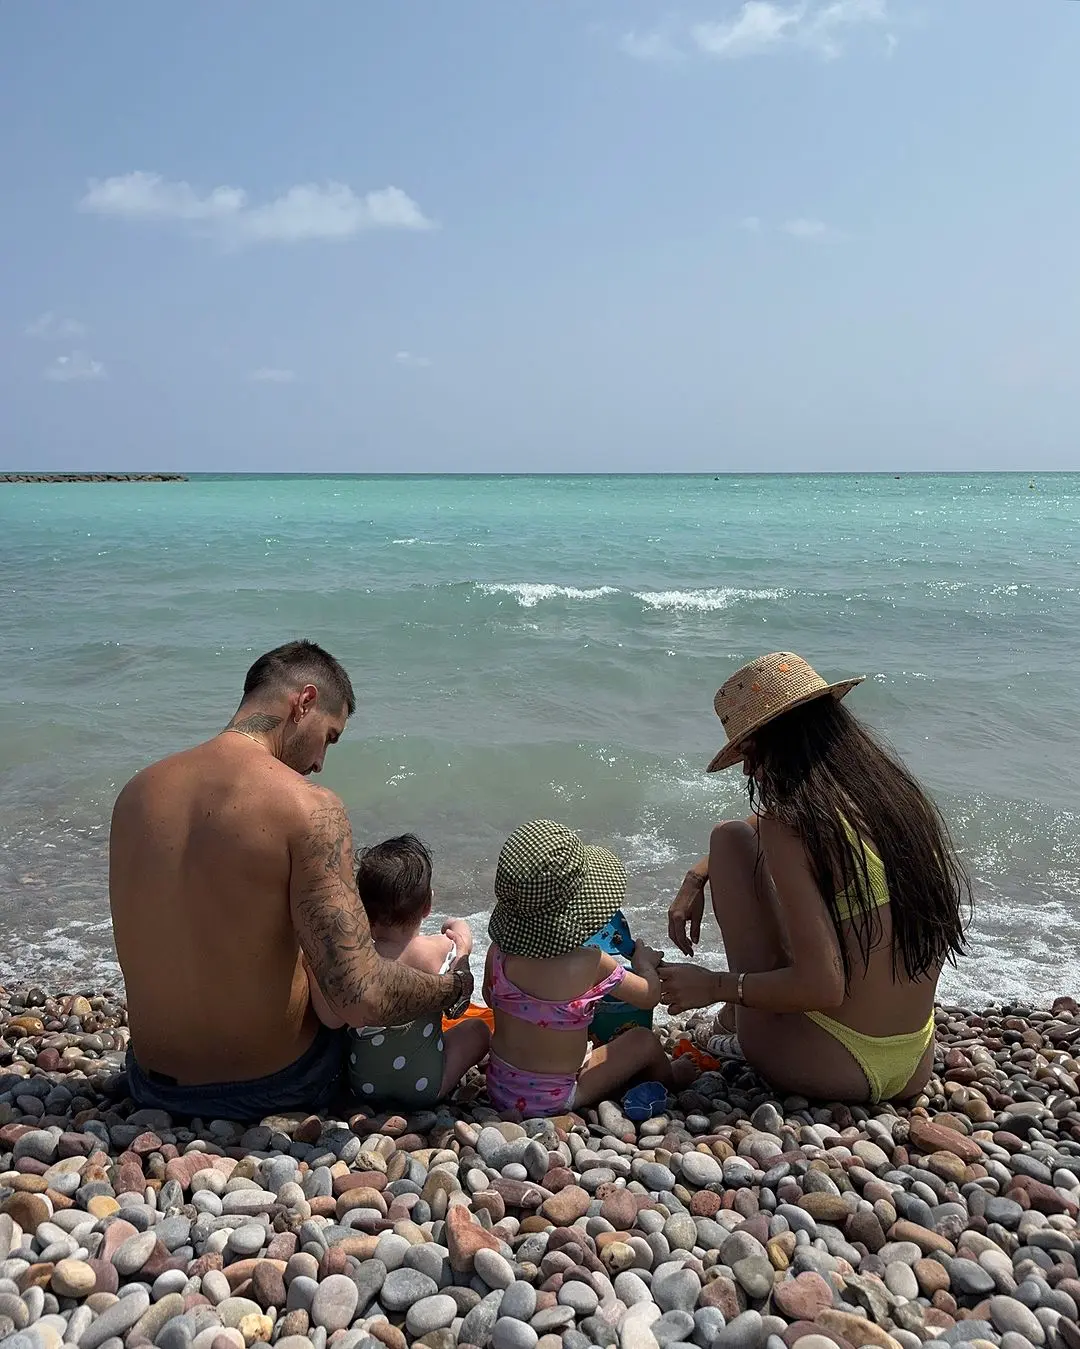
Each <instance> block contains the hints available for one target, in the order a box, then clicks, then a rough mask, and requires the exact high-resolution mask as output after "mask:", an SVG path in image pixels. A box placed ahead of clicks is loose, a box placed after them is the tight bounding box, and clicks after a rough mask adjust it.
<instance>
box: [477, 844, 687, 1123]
mask: <svg viewBox="0 0 1080 1349" xmlns="http://www.w3.org/2000/svg"><path fill="white" fill-rule="evenodd" d="M625 897H626V872H625V870H624V869H623V865H622V863H621V862H620V861H619V859H618V858H617V857H615V856H614V854H612V853H610V852H608V851H607V850H606V849H604V848H593V847H587V846H586V845H585V844H583V843H582V842H581V840H580V839H579V838H578V837H577V835H576V834H573V833H572V832H571V831H570V830H569V829H567V828H565V827H564V826H563V825H559V824H553V823H552V822H551V821H550V820H536V821H534V822H533V823H531V824H526V825H523V826H522V827H521V828H520V829H518V830H516V831H515V832H514V833H513V834H511V835H510V837H509V838H508V839H507V841H506V843H505V844H504V845H503V849H502V852H501V853H500V855H499V863H498V867H497V869H496V873H495V898H496V904H495V909H494V911H493V912H492V915H491V921H490V924H489V926H488V932H489V934H490V936H491V948H490V950H489V951H488V959H487V965H486V967H485V971H484V996H485V998H486V999H487V1002H488V1005H489V1006H490V1007H491V1008H492V1009H493V1010H494V1013H495V1034H494V1037H493V1039H492V1042H491V1057H490V1059H489V1060H488V1068H487V1089H488V1096H489V1097H490V1098H491V1103H492V1105H493V1106H494V1107H495V1109H496V1110H514V1111H517V1112H518V1113H519V1114H521V1115H523V1116H526V1117H528V1116H541V1115H556V1114H561V1113H562V1112H563V1111H566V1110H570V1109H571V1108H573V1107H574V1106H583V1105H593V1104H595V1103H596V1102H597V1101H600V1100H603V1099H605V1098H606V1097H610V1096H612V1095H613V1094H614V1093H616V1092H617V1091H619V1090H620V1089H621V1088H622V1087H624V1086H626V1085H628V1084H629V1083H630V1082H631V1081H632V1080H634V1079H635V1078H645V1079H650V1080H654V1081H659V1082H662V1083H664V1085H665V1086H669V1085H671V1084H672V1081H673V1079H672V1072H671V1064H670V1062H669V1061H668V1057H667V1055H666V1054H665V1053H664V1050H663V1046H662V1045H661V1043H660V1041H659V1039H658V1038H657V1036H656V1035H655V1034H654V1033H653V1032H652V1031H651V1030H649V1029H647V1028H646V1027H644V1026H638V1027H634V1028H632V1029H630V1030H626V1031H624V1032H623V1033H622V1034H621V1035H619V1036H617V1037H616V1038H615V1039H614V1040H612V1041H611V1042H610V1043H609V1044H603V1045H598V1046H596V1047H595V1048H594V1049H593V1050H592V1052H591V1053H590V1052H589V1049H588V1039H589V1022H590V1021H591V1019H592V1015H593V1011H594V1009H595V1007H596V1004H597V1003H598V1002H599V1001H600V999H601V998H602V997H603V996H604V994H605V993H610V992H612V991H613V990H614V989H618V997H619V998H620V999H621V1000H622V1001H623V1002H627V1003H629V1004H630V1005H631V1006H632V1007H640V1008H642V1009H644V1010H650V1009H651V1008H653V1007H655V1006H656V1004H657V1003H658V1002H659V1001H660V978H659V975H658V974H657V968H656V967H657V965H658V964H659V963H660V960H661V954H660V952H659V951H654V950H653V949H652V948H651V947H648V946H646V945H645V944H644V943H643V942H638V943H637V945H636V946H635V947H634V953H633V956H632V958H631V968H630V969H629V970H626V969H625V968H624V967H623V966H622V965H620V964H619V962H618V961H617V960H616V959H615V958H614V956H611V955H609V954H608V953H607V952H605V951H601V950H600V949H598V948H597V947H595V946H586V945H585V944H584V943H585V942H586V941H588V939H589V938H590V937H591V936H593V934H594V933H596V932H598V931H599V930H600V928H602V927H603V926H604V924H605V923H607V922H608V921H609V920H610V919H611V918H612V916H613V915H614V914H615V912H616V911H617V910H618V909H619V908H620V907H621V906H622V903H623V900H624V899H625Z"/></svg>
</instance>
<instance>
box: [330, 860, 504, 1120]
mask: <svg viewBox="0 0 1080 1349" xmlns="http://www.w3.org/2000/svg"><path fill="white" fill-rule="evenodd" d="M356 886H357V889H358V890H359V891H360V899H361V901H362V903H363V905H364V909H365V911H366V913H367V916H368V922H369V923H370V925H371V936H372V940H373V941H374V943H375V949H376V951H378V953H379V955H381V956H383V957H384V958H385V959H387V960H397V961H400V962H401V963H402V964H403V965H408V966H410V967H411V968H412V969H416V970H426V971H427V972H428V973H429V974H442V973H446V972H447V971H448V970H450V969H452V968H454V967H455V966H457V965H459V964H461V963H467V962H468V959H469V955H470V953H471V951H472V945H473V939H472V932H471V931H470V930H469V925H468V923H465V922H463V921H462V920H461V919H457V918H454V919H450V920H449V921H448V922H446V923H444V924H443V926H442V931H441V932H440V933H439V935H438V936H435V935H428V934H425V933H422V932H421V931H420V927H421V925H422V924H423V922H424V921H425V920H426V919H427V918H428V917H429V916H430V914H431V903H432V889H431V854H430V853H429V852H428V850H427V848H426V847H425V846H424V844H423V843H422V842H421V841H420V840H419V839H418V838H417V837H416V836H415V835H414V834H402V835H401V836H400V837H399V838H390V839H387V840H386V841H385V842H384V843H376V844H375V845H374V846H373V847H371V848H365V849H364V850H363V851H362V852H361V853H360V854H359V855H358V857H357V870H356ZM308 982H309V985H310V989H311V1001H312V1005H313V1007H314V1008H315V1012H316V1014H317V1015H318V1017H319V1019H320V1020H321V1021H322V1022H324V1024H326V1025H328V1026H340V1025H342V1024H343V1023H342V1021H341V1020H340V1019H339V1018H337V1017H335V1015H334V1013H333V1012H332V1011H331V1010H330V1008H329V1006H328V1005H327V1003H326V1000H325V999H324V998H323V996H322V993H321V991H320V990H319V988H318V986H317V984H316V983H315V981H314V979H313V978H312V976H311V971H310V970H309V971H308ZM489 1040H490V1033H489V1031H488V1028H487V1026H486V1025H485V1024H484V1023H483V1021H481V1020H479V1019H472V1018H470V1019H469V1020H467V1021H464V1022H462V1023H461V1024H460V1025H457V1026H452V1027H451V1028H450V1029H449V1030H448V1031H445V1032H444V1031H443V1029H442V1023H441V1018H440V1017H438V1016H437V1015H436V1016H433V1017H420V1018H419V1019H418V1020H416V1021H411V1022H408V1023H407V1024H406V1025H403V1026H364V1027H362V1028H359V1029H355V1030H350V1031H349V1052H348V1076H349V1086H350V1088H351V1089H352V1091H353V1092H354V1093H355V1094H356V1095H357V1096H359V1097H360V1098H361V1099H363V1100H365V1101H373V1102H378V1103H379V1104H380V1105H382V1104H385V1105H389V1106H394V1107H397V1108H399V1109H402V1110H416V1109H420V1108H424V1107H427V1106H431V1105H434V1104H435V1102H436V1101H441V1100H442V1099H443V1098H444V1097H446V1096H448V1095H449V1094H450V1093H451V1092H452V1091H453V1089H454V1088H455V1087H456V1086H457V1084H458V1083H459V1082H460V1081H461V1079H462V1077H464V1075H465V1073H466V1072H467V1071H468V1070H469V1069H470V1068H471V1067H472V1066H473V1064H475V1063H479V1062H480V1060H481V1059H482V1058H483V1057H484V1055H485V1054H486V1053H487V1050H488V1042H489Z"/></svg>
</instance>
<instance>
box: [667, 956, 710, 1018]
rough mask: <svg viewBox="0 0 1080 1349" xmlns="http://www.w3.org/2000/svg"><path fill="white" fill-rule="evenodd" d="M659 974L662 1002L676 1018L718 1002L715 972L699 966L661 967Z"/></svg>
mask: <svg viewBox="0 0 1080 1349" xmlns="http://www.w3.org/2000/svg"><path fill="white" fill-rule="evenodd" d="M659 974H660V984H661V987H662V988H663V990H664V992H663V996H662V1001H663V1002H666V1003H667V1005H668V1009H669V1010H670V1011H671V1012H672V1013H673V1014H674V1015H676V1016H677V1015H678V1014H679V1013H680V1012H692V1011H693V1010H694V1009H695V1008H696V1007H710V1006H712V1004H713V1003H714V1002H719V1001H720V976H719V975H718V974H717V972H716V971H715V970H706V969H702V967H701V966H700V965H661V966H660V969H659Z"/></svg>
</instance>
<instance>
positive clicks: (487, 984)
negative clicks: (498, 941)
mask: <svg viewBox="0 0 1080 1349" xmlns="http://www.w3.org/2000/svg"><path fill="white" fill-rule="evenodd" d="M484 1001H485V1002H486V1003H487V1005H488V1006H489V1007H490V1006H491V947H490V946H489V947H488V953H487V959H486V960H485V961H484Z"/></svg>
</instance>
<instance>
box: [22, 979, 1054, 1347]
mask: <svg viewBox="0 0 1080 1349" xmlns="http://www.w3.org/2000/svg"><path fill="white" fill-rule="evenodd" d="M936 1022H937V1031H938V1052H937V1054H936V1056H935V1072H934V1076H933V1077H932V1079H931V1081H930V1083H929V1084H928V1087H927V1090H926V1091H925V1092H924V1093H923V1094H922V1096H920V1097H919V1098H917V1099H916V1100H915V1101H913V1102H911V1103H909V1104H907V1105H904V1106H896V1105H891V1104H883V1105H880V1106H865V1107H859V1106H852V1107H847V1106H843V1105H836V1104H817V1103H814V1104H811V1103H809V1102H807V1101H806V1100H804V1099H801V1098H796V1097H786V1098H784V1097H778V1096H776V1095H775V1094H773V1093H771V1092H770V1091H769V1089H768V1088H767V1087H766V1086H765V1085H764V1084H763V1083H761V1082H760V1081H759V1080H758V1079H757V1078H756V1077H755V1075H754V1074H753V1073H752V1071H751V1070H749V1069H748V1068H746V1067H745V1065H740V1064H735V1063H727V1064H724V1065H722V1067H721V1069H720V1070H719V1071H716V1072H708V1073H705V1074H704V1075H703V1076H702V1077H700V1078H699V1079H698V1080H697V1082H696V1083H695V1084H693V1086H692V1087H691V1089H690V1090H689V1091H686V1092H683V1093H681V1094H680V1095H679V1097H678V1099H677V1101H676V1102H675V1103H674V1104H673V1105H672V1107H671V1108H670V1109H669V1110H668V1111H667V1113H666V1114H665V1115H664V1116H661V1117H658V1118H654V1119H651V1120H648V1121H645V1122H643V1123H640V1124H637V1125H635V1124H633V1123H631V1122H630V1121H629V1120H627V1119H626V1118H625V1117H624V1116H623V1115H622V1112H621V1107H620V1106H619V1105H618V1104H617V1103H614V1102H604V1103H601V1104H600V1105H599V1106H598V1107H597V1108H596V1109H595V1110H593V1109H588V1110H584V1111H582V1112H581V1113H580V1114H576V1115H575V1114H568V1115H564V1116H560V1117H557V1118H555V1119H553V1120H527V1121H525V1122H524V1123H523V1124H518V1123H512V1122H506V1121H504V1120H502V1119H500V1117H499V1116H498V1115H497V1114H496V1112H494V1111H492V1110H491V1109H490V1108H488V1107H487V1106H485V1105H484V1104H483V1102H482V1100H480V1099H478V1083H477V1080H476V1076H475V1074H474V1075H473V1076H472V1077H471V1078H470V1079H467V1081H466V1084H465V1086H464V1088H463V1090H462V1093H461V1097H462V1099H460V1100H458V1101H455V1102H453V1103H452V1104H451V1105H450V1106H442V1107H438V1108H436V1109H435V1110H431V1111H426V1112H423V1113H420V1114H416V1115H412V1116H409V1117H402V1116H387V1115H385V1114H381V1115H371V1116H368V1115H364V1114H356V1115H352V1116H350V1117H348V1118H344V1119H335V1118H332V1117H328V1118H324V1119H320V1118H318V1117H315V1116H308V1117H305V1116H302V1115H299V1114H297V1115H287V1116H269V1117H267V1118H266V1119H265V1120H263V1121H262V1122H260V1123H258V1124H254V1125H252V1124H250V1123H247V1122H233V1121H202V1122H198V1121H196V1122H192V1123H191V1124H189V1123H188V1122H174V1121H172V1120H171V1119H170V1118H169V1117H168V1116H166V1115H164V1114H162V1113H161V1112H159V1111H147V1110H143V1111H136V1110H134V1108H133V1106H132V1103H131V1102H130V1101H129V1100H126V1099H125V1096H124V1088H123V1084H122V1079H121V1078H120V1075H119V1069H120V1067H121V1065H122V1062H123V1052H124V1047H125V1045H126V1040H127V1027H126V1013H125V1009H124V1005H123V1003H122V1002H121V1001H120V1000H119V998H118V997H117V995H115V994H109V993H96V994H95V993H90V994H81V993H80V994H61V995H57V997H55V998H52V997H49V996H48V995H47V993H46V992H45V990H43V989H40V988H38V989H22V990H19V991H7V990H3V989H0V1340H3V1339H4V1337H5V1335H10V1336H12V1338H11V1339H9V1340H8V1341H7V1343H8V1344H10V1346H11V1349H60V1346H61V1345H62V1344H73V1345H76V1344H77V1345H79V1346H80V1347H81V1349H103V1347H105V1349H120V1346H121V1345H127V1346H130V1349H140V1347H141V1346H147V1345H150V1344H156V1345H158V1346H160V1349H189V1346H195V1349H246V1346H250V1345H252V1344H258V1343H260V1342H265V1341H271V1342H274V1343H277V1344H281V1345H283V1346H284V1349H326V1346H327V1345H333V1346H336V1347H337V1349H408V1346H409V1345H413V1344H420V1345H423V1346H424V1349H453V1346H454V1345H456V1344H460V1345H476V1346H477V1347H478V1349H486V1346H487V1345H489V1344H490V1345H491V1346H492V1349H588V1347H589V1346H591V1345H598V1346H600V1347H601V1349H607V1346H618V1349H664V1347H666V1346H670V1349H675V1346H680V1349H682V1347H683V1346H695V1345H696V1346H698V1349H791V1346H794V1345H795V1344H802V1346H803V1349H860V1347H861V1346H862V1345H871V1346H874V1349H918V1346H919V1345H921V1344H923V1343H925V1342H928V1341H930V1340H940V1341H941V1342H942V1343H944V1344H949V1345H953V1346H966V1345H969V1344H970V1345H974V1346H978V1349H985V1346H986V1345H988V1344H989V1345H1000V1346H1001V1349H1024V1346H1026V1345H1032V1346H1035V1347H1036V1349H1038V1347H1039V1346H1046V1349H1080V1331H1078V1330H1077V1327H1076V1321H1077V1315H1078V1311H1080V1306H1078V1303H1080V1279H1078V1278H1077V1261H1078V1259H1080V1233H1078V1230H1077V1213H1078V1211H1080V1209H1078V1205H1080V1064H1078V1062H1077V1059H1076V1057H1075V1055H1076V1054H1077V1053H1080V1009H1078V1005H1077V1003H1076V1002H1075V1001H1074V1000H1073V999H1072V998H1058V999H1057V1000H1055V1002H1054V1003H1053V1004H1052V1006H1051V1007H1050V1008H1048V1009H1036V1008H1029V1007H1021V1006H1019V1005H1017V1004H1007V1005H1005V1006H1000V1005H999V1006H996V1007H992V1008H984V1009H982V1010H977V1011H976V1010H972V1009H965V1008H959V1007H955V1006H951V1005H945V1006H939V1007H938V1008H937V1009H936ZM686 1026H687V1019H685V1018H684V1019H681V1020H680V1021H676V1022H672V1023H670V1027H671V1028H670V1030H669V1029H668V1028H661V1029H662V1034H664V1035H665V1036H668V1035H676V1034H679V1033H681V1032H682V1031H684V1030H685V1029H686Z"/></svg>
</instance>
